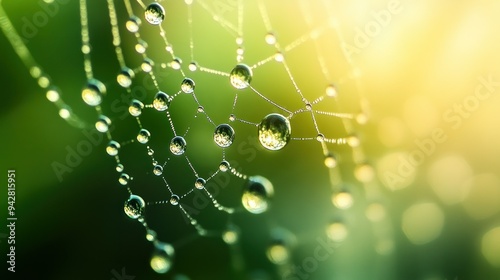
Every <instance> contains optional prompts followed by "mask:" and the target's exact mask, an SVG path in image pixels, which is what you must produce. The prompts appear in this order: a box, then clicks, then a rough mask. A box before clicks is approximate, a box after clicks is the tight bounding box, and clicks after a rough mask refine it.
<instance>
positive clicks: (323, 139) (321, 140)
mask: <svg viewBox="0 0 500 280" xmlns="http://www.w3.org/2000/svg"><path fill="white" fill-rule="evenodd" d="M316 141H318V142H323V141H325V135H323V133H318V135H317V136H316Z"/></svg>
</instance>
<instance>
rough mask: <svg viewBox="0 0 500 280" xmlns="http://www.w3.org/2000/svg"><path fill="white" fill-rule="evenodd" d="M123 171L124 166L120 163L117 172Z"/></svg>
mask: <svg viewBox="0 0 500 280" xmlns="http://www.w3.org/2000/svg"><path fill="white" fill-rule="evenodd" d="M123 169H124V168H123V164H121V163H119V164H117V165H116V168H115V170H116V172H122V171H123Z"/></svg>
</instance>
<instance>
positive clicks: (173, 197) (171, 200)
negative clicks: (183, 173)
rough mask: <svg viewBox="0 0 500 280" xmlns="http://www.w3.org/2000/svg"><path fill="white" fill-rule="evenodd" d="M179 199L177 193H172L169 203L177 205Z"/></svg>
mask: <svg viewBox="0 0 500 280" xmlns="http://www.w3.org/2000/svg"><path fill="white" fill-rule="evenodd" d="M179 200H180V198H179V196H178V195H176V194H173V195H172V196H171V197H170V204H172V205H177V204H179Z"/></svg>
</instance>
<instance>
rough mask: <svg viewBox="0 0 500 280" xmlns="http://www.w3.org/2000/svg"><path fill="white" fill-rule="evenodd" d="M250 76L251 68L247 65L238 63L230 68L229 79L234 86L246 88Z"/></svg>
mask: <svg viewBox="0 0 500 280" xmlns="http://www.w3.org/2000/svg"><path fill="white" fill-rule="evenodd" d="M252 76H253V73H252V69H250V67H248V65H246V64H238V65H236V66H235V67H234V68H233V70H231V73H230V75H229V80H230V81H231V85H233V87H234V88H236V89H244V88H247V87H248V85H249V84H250V82H251V81H252Z"/></svg>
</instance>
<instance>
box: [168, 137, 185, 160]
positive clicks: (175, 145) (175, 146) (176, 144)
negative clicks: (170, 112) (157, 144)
mask: <svg viewBox="0 0 500 280" xmlns="http://www.w3.org/2000/svg"><path fill="white" fill-rule="evenodd" d="M186 146H187V143H186V139H184V137H182V136H175V137H174V138H172V141H170V151H171V152H172V154H174V155H176V156H180V155H182V154H184V152H185V151H186Z"/></svg>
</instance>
